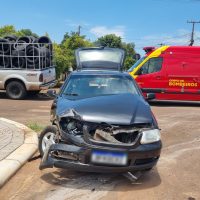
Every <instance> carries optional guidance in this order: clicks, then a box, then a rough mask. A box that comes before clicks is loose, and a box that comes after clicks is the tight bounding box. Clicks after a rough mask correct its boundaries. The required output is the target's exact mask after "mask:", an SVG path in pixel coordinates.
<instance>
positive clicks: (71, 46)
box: [54, 32, 93, 77]
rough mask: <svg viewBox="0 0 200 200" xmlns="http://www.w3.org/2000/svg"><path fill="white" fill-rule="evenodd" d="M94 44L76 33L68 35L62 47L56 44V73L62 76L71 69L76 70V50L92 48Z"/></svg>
mask: <svg viewBox="0 0 200 200" xmlns="http://www.w3.org/2000/svg"><path fill="white" fill-rule="evenodd" d="M91 46H93V43H91V42H90V41H89V40H87V39H86V38H85V36H79V35H78V34H77V33H75V32H71V33H66V34H65V35H64V38H63V40H62V42H61V44H60V45H58V44H54V52H55V53H54V57H55V62H56V72H57V76H58V77H59V76H60V74H62V73H64V72H66V71H68V69H69V67H73V69H75V68H76V61H75V50H76V49H77V48H80V47H91Z"/></svg>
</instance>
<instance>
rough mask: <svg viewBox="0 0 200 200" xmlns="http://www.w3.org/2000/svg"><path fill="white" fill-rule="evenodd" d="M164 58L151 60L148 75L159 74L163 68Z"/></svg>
mask: <svg viewBox="0 0 200 200" xmlns="http://www.w3.org/2000/svg"><path fill="white" fill-rule="evenodd" d="M162 60H163V59H162V58H161V57H159V58H151V59H150V60H149V68H148V74H151V73H154V72H159V71H160V70H161V68H162Z"/></svg>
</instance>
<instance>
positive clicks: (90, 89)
mask: <svg viewBox="0 0 200 200" xmlns="http://www.w3.org/2000/svg"><path fill="white" fill-rule="evenodd" d="M136 87H137V86H136V85H135V84H134V81H133V80H132V78H131V77H129V76H119V75H74V76H71V78H70V79H69V81H68V83H67V85H66V86H65V88H64V89H63V90H62V94H63V95H65V96H67V97H68V98H70V99H77V98H87V97H94V96H103V95H113V94H122V93H130V94H139V92H138V89H137V88H136Z"/></svg>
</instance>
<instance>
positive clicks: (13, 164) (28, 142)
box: [0, 118, 38, 188]
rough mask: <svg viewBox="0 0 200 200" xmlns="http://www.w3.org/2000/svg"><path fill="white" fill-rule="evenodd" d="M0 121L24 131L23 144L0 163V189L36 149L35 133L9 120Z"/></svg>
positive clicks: (2, 119) (36, 138)
mask: <svg viewBox="0 0 200 200" xmlns="http://www.w3.org/2000/svg"><path fill="white" fill-rule="evenodd" d="M0 120H1V121H4V122H6V123H9V124H12V125H15V126H16V127H17V128H19V129H21V130H23V131H24V143H23V144H22V145H21V146H20V147H18V148H17V149H16V150H15V151H13V152H12V153H11V154H10V155H8V156H7V157H6V158H5V159H3V160H2V161H0V188H1V187H2V186H3V185H4V184H5V183H6V181H7V180H8V179H9V178H11V177H12V176H13V175H14V174H15V173H16V172H17V170H19V169H20V168H21V167H22V166H23V165H24V164H25V163H26V161H27V160H28V159H29V158H31V157H32V156H33V154H34V153H35V152H36V151H37V149H38V136H37V133H36V132H34V131H33V130H31V129H30V128H28V127H27V126H25V125H23V124H20V123H18V122H15V121H11V120H9V119H5V118H0Z"/></svg>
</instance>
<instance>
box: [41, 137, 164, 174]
mask: <svg viewBox="0 0 200 200" xmlns="http://www.w3.org/2000/svg"><path fill="white" fill-rule="evenodd" d="M161 147H162V143H161V141H159V142H155V143H152V144H145V145H139V146H138V147H136V148H134V149H129V150H127V149H126V150H124V149H120V148H112V147H106V148H105V147H104V148H103V149H102V148H100V147H99V146H94V145H93V146H92V147H84V146H82V147H79V146H75V145H68V144H61V143H59V144H53V145H51V146H50V148H48V149H47V150H46V151H45V154H44V156H43V158H42V161H41V164H40V169H45V168H52V167H57V168H65V169H74V170H77V171H87V172H99V173H102V172H103V173H104V172H105V173H123V172H128V171H143V170H148V169H151V168H152V167H153V166H155V165H156V163H157V161H158V159H159V156H160V152H161ZM93 150H103V151H109V152H123V153H124V152H125V153H127V156H128V163H127V165H126V166H114V165H105V164H101V165H99V164H94V163H92V162H91V159H90V158H91V155H92V151H93ZM56 151H57V152H58V151H59V152H64V153H65V154H67V155H68V154H69V155H71V156H72V158H73V159H66V158H62V157H55V156H53V155H52V152H56ZM73 156H74V157H73Z"/></svg>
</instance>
